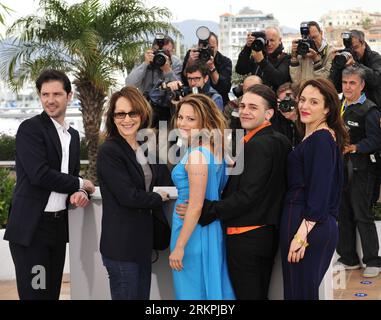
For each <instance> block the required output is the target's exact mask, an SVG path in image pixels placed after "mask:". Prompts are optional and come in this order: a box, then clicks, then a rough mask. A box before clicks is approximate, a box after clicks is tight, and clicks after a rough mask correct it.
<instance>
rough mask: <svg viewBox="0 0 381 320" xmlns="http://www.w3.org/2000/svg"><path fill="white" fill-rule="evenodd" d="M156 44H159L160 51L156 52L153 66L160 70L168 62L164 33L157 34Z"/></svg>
mask: <svg viewBox="0 0 381 320" xmlns="http://www.w3.org/2000/svg"><path fill="white" fill-rule="evenodd" d="M153 43H154V44H157V46H158V47H159V49H157V50H155V51H154V53H153V54H154V57H153V61H152V64H153V65H154V66H155V67H157V68H160V67H162V66H164V65H165V63H166V62H167V58H168V56H167V55H166V54H165V51H164V50H163V47H164V44H165V35H164V34H163V33H157V34H156V36H155V40H154V42H153Z"/></svg>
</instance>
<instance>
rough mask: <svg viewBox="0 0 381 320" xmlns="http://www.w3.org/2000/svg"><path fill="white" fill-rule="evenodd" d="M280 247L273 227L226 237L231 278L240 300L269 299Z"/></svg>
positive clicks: (277, 234)
mask: <svg viewBox="0 0 381 320" xmlns="http://www.w3.org/2000/svg"><path fill="white" fill-rule="evenodd" d="M278 243H279V233H278V230H277V229H276V228H275V227H273V226H264V227H261V228H259V229H255V230H251V231H248V232H245V233H241V234H236V235H228V236H227V237H226V249H227V260H228V269H229V276H230V280H231V282H232V286H233V289H234V293H235V296H236V298H237V299H238V300H267V299H268V290H269V285H270V279H271V272H272V268H273V265H274V257H275V254H276V252H277V249H278Z"/></svg>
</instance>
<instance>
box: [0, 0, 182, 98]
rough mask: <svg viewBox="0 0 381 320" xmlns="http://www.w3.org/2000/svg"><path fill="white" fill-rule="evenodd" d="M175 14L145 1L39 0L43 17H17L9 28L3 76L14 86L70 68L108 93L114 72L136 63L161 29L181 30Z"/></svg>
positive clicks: (0, 58) (80, 78) (0, 57)
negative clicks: (53, 70) (50, 71)
mask: <svg viewBox="0 0 381 320" xmlns="http://www.w3.org/2000/svg"><path fill="white" fill-rule="evenodd" d="M170 17H171V13H170V12H169V11H168V10H167V9H162V8H158V7H152V8H146V7H145V5H144V4H143V2H142V1H140V0H110V2H109V4H108V5H103V4H102V1H100V0H84V1H82V2H80V3H77V4H74V5H71V6H69V5H68V4H67V3H66V1H62V0H40V11H39V15H28V16H25V17H22V18H20V19H18V20H17V21H16V22H14V24H13V25H12V26H11V27H10V28H9V29H8V30H7V36H8V37H9V38H8V39H13V40H7V41H4V43H3V50H2V52H1V54H0V62H1V63H0V64H1V66H0V67H1V68H0V72H1V75H2V76H3V77H4V79H6V80H7V81H8V83H9V84H10V85H11V86H12V87H13V88H14V89H19V88H20V87H21V86H22V84H23V83H24V82H25V81H26V80H29V79H33V80H34V79H35V78H36V76H37V75H38V74H39V73H40V72H41V71H42V70H43V69H46V68H57V69H61V70H63V71H66V72H71V73H72V74H73V75H74V78H75V79H76V80H77V81H80V82H82V83H84V82H86V83H89V84H91V85H94V86H95V87H96V88H99V89H101V90H103V91H104V92H107V91H108V89H109V88H110V87H111V86H112V85H113V84H114V83H115V81H116V80H115V78H114V77H115V74H114V72H115V71H125V70H126V69H127V68H128V67H132V66H133V64H134V62H135V61H136V58H137V57H139V56H140V54H141V53H142V48H143V47H144V46H145V45H147V43H149V40H150V39H152V37H153V35H154V34H155V33H156V32H158V31H162V32H167V31H171V32H174V33H176V32H177V30H176V29H174V28H173V27H172V25H171V24H170V22H169V18H170Z"/></svg>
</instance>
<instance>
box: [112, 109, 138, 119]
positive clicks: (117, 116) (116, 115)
mask: <svg viewBox="0 0 381 320" xmlns="http://www.w3.org/2000/svg"><path fill="white" fill-rule="evenodd" d="M127 115H128V116H129V117H130V118H137V117H139V116H140V114H139V113H138V112H136V111H130V112H114V118H115V119H119V120H121V119H125V118H126V116H127Z"/></svg>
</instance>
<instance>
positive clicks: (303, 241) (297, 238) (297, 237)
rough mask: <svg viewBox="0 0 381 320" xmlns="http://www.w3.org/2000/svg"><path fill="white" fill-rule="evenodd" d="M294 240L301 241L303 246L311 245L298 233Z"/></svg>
mask: <svg viewBox="0 0 381 320" xmlns="http://www.w3.org/2000/svg"><path fill="white" fill-rule="evenodd" d="M294 240H295V241H296V242H297V243H299V244H300V245H301V246H303V247H304V248H307V247H308V245H309V243H308V242H307V241H305V240H303V239H302V238H300V237H299V235H298V234H297V233H295V236H294Z"/></svg>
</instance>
